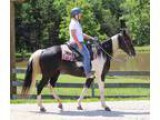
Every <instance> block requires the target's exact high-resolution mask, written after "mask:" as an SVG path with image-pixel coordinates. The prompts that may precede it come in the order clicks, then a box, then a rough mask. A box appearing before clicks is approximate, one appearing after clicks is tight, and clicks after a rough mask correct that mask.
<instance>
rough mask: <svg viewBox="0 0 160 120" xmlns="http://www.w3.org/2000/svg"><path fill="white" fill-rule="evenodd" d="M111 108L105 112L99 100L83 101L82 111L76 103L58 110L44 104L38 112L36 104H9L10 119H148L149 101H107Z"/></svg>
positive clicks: (54, 105) (55, 107)
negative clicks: (77, 107)
mask: <svg viewBox="0 0 160 120" xmlns="http://www.w3.org/2000/svg"><path fill="white" fill-rule="evenodd" d="M107 104H108V106H110V108H111V109H112V111H111V112H106V111H104V110H103V109H102V107H101V105H100V103H99V102H90V103H83V108H84V110H83V111H78V110H77V109H76V106H77V104H76V103H64V104H63V106H64V110H63V111H60V110H59V109H58V108H57V104H56V103H53V104H44V106H45V107H46V109H47V112H46V113H41V112H39V108H38V107H37V105H36V104H11V120H149V101H115V102H107Z"/></svg>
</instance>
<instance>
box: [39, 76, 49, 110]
mask: <svg viewBox="0 0 160 120" xmlns="http://www.w3.org/2000/svg"><path fill="white" fill-rule="evenodd" d="M48 81H49V78H48V77H44V76H42V80H41V81H40V83H39V84H38V86H37V100H38V106H39V107H40V111H41V112H45V111H46V109H45V108H44V107H43V105H42V98H41V92H42V90H43V88H44V86H45V85H47V83H48Z"/></svg>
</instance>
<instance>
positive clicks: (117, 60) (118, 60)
mask: <svg viewBox="0 0 160 120" xmlns="http://www.w3.org/2000/svg"><path fill="white" fill-rule="evenodd" d="M110 40H112V39H111V38H110V39H109V40H108V41H110ZM108 41H107V42H108ZM124 42H125V41H124ZM99 43H100V42H99ZM100 44H101V43H100ZM100 44H98V47H99V48H100V49H101V50H102V51H103V52H104V53H105V54H106V55H107V56H108V57H110V58H111V59H112V60H114V61H116V62H120V63H122V62H126V61H127V60H121V59H117V58H114V57H113V56H112V55H110V54H109V53H108V52H107V51H106V50H104V49H103V48H102V47H101V45H100ZM125 45H126V46H127V48H129V47H128V45H127V44H126V43H125Z"/></svg>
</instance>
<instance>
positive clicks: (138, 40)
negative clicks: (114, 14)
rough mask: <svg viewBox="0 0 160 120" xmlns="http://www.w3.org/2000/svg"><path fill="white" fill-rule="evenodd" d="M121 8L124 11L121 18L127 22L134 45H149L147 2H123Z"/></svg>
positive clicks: (132, 0) (140, 0) (128, 0)
mask: <svg viewBox="0 0 160 120" xmlns="http://www.w3.org/2000/svg"><path fill="white" fill-rule="evenodd" d="M121 7H122V8H123V10H124V13H123V16H122V17H123V18H124V19H126V21H127V24H128V25H127V26H129V29H130V31H131V33H132V37H133V38H134V40H135V44H136V45H144V44H149V38H150V34H149V31H150V27H149V1H148V0H143V1H142V0H138V1H136V0H125V1H124V2H123V3H122V4H121Z"/></svg>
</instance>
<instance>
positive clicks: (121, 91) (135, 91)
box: [11, 74, 150, 103]
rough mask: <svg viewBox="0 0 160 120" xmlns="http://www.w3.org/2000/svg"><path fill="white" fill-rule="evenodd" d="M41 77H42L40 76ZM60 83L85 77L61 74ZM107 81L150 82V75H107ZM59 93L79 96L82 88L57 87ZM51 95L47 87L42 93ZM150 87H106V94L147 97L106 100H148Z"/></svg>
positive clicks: (31, 101)
mask: <svg viewBox="0 0 160 120" xmlns="http://www.w3.org/2000/svg"><path fill="white" fill-rule="evenodd" d="M17 78H18V79H23V78H24V74H18V75H17ZM38 79H40V77H39V78H38ZM58 82H59V83H84V82H85V79H84V78H80V77H73V76H70V75H61V76H60V77H59V81H58ZM105 82H106V83H149V82H150V80H149V76H141V77H139V76H134V77H131V76H129V77H119V76H107V77H106V79H105ZM55 90H56V92H57V94H58V95H66V96H79V95H80V93H81V90H82V88H55ZM17 91H18V94H20V91H21V87H18V88H17ZM31 93H34V94H36V88H33V89H32V90H31ZM43 94H44V95H45V94H47V95H49V94H50V89H49V88H48V87H45V88H44V90H43V92H42V95H43ZM149 94H150V91H149V88H105V95H106V96H112V95H142V96H146V97H137V98H132V97H131V98H107V97H106V100H109V101H113V100H147V99H149ZM95 95H96V96H99V89H95ZM86 96H91V89H89V90H88V92H87V93H86ZM88 101H99V99H98V98H87V99H85V100H84V102H88ZM35 102H36V100H31V99H26V100H22V99H17V100H11V103H35ZM44 102H56V101H55V100H52V99H45V100H44ZM63 102H76V99H75V98H74V99H63Z"/></svg>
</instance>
